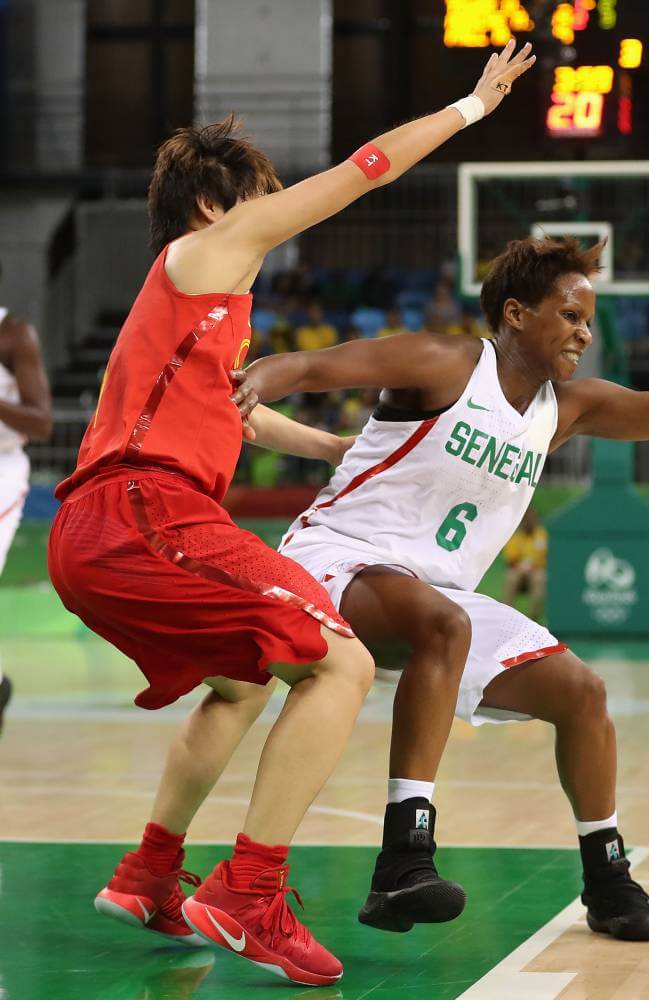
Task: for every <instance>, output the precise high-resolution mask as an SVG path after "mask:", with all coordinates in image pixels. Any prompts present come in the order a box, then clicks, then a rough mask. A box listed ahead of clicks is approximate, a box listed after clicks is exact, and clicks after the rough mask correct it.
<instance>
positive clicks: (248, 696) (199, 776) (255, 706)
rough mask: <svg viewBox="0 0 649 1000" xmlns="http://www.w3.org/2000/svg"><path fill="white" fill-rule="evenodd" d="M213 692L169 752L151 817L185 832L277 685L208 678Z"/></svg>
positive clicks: (179, 732) (225, 678)
mask: <svg viewBox="0 0 649 1000" xmlns="http://www.w3.org/2000/svg"><path fill="white" fill-rule="evenodd" d="M205 683H206V684H208V685H209V686H210V687H211V688H212V691H210V693H209V694H208V695H206V697H205V698H203V700H202V701H201V703H200V704H199V705H197V706H196V707H195V708H194V710H193V711H192V712H191V713H190V714H189V716H188V717H187V719H186V720H185V721H184V722H183V724H182V725H181V727H180V729H179V730H178V732H177V734H176V737H175V739H174V741H173V743H172V745H171V748H170V750H169V753H168V754H167V762H166V764H165V769H164V772H163V775H162V778H161V780H160V785H159V787H158V793H157V795H156V799H155V802H154V805H153V812H152V814H151V821H152V822H153V823H157V824H159V825H160V826H164V827H166V829H167V830H169V831H170V832H171V833H175V834H184V833H185V831H186V830H187V828H188V826H189V824H190V822H191V821H192V819H193V818H194V815H195V813H196V811H197V809H198V808H199V806H200V805H201V804H202V803H203V801H204V800H205V798H206V797H207V795H209V793H210V792H211V790H212V788H213V787H214V785H215V784H216V782H217V780H218V778H219V776H220V775H221V772H222V771H223V769H224V767H225V766H226V764H227V763H228V761H229V760H230V757H231V756H232V754H233V753H234V751H235V750H236V748H237V746H238V745H239V743H240V742H241V740H242V738H243V737H244V736H245V734H246V733H247V732H248V730H249V728H250V726H251V725H252V723H253V722H254V721H255V719H256V718H257V717H258V715H259V714H260V712H262V711H263V709H264V707H265V705H266V703H267V701H268V699H269V697H270V695H271V692H272V690H273V688H274V687H275V681H271V682H270V684H267V685H265V686H263V685H260V684H247V683H245V682H244V681H233V680H230V679H229V678H227V677H208V678H206V680H205Z"/></svg>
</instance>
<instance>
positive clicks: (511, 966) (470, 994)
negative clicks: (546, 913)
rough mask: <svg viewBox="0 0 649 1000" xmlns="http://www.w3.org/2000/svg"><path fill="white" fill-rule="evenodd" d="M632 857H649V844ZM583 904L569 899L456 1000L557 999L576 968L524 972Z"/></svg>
mask: <svg viewBox="0 0 649 1000" xmlns="http://www.w3.org/2000/svg"><path fill="white" fill-rule="evenodd" d="M628 857H629V861H631V862H632V863H633V864H634V865H639V864H640V863H641V862H642V861H644V860H645V858H647V857H649V847H636V848H634V849H633V850H632V851H629V855H628ZM583 913H584V906H583V903H582V902H581V900H580V899H579V898H577V899H575V900H574V901H573V902H572V903H569V904H568V906H566V908H565V909H563V910H561V912H560V913H557V915H556V917H553V918H552V920H550V921H548V923H547V924H545V925H544V926H543V927H541V928H540V929H539V930H538V931H537V932H536V934H533V935H532V937H530V938H528V939H527V941H524V942H523V944H521V945H519V947H518V948H516V949H514V951H512V952H511V954H509V955H507V956H506V958H503V960H502V961H501V962H499V963H498V965H495V966H494V967H493V969H490V970H489V972H487V974H486V975H485V976H483V977H482V979H479V980H478V982H477V983H474V984H473V986H470V987H469V989H468V990H465V992H464V993H462V994H461V995H460V996H459V997H458V998H457V1000H521V998H522V997H524V998H525V1000H555V998H556V997H558V996H559V994H560V993H561V992H562V990H565V988H566V986H568V985H569V984H570V983H571V982H572V980H573V979H574V978H575V976H576V975H577V973H576V972H524V971H523V970H524V969H525V968H527V966H528V965H529V964H530V962H533V961H534V959H535V958H537V957H538V956H539V955H540V954H541V952H543V951H545V949H546V948H547V947H548V946H549V945H551V944H552V942H553V941H556V940H557V938H559V937H561V935H562V934H565V932H566V931H568V930H569V929H570V928H571V927H572V926H573V924H575V923H576V921H577V920H579V918H580V917H581V916H582V915H583Z"/></svg>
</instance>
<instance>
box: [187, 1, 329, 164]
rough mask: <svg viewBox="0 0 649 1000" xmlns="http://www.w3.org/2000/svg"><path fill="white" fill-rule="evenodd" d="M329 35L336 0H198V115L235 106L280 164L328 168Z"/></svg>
mask: <svg viewBox="0 0 649 1000" xmlns="http://www.w3.org/2000/svg"><path fill="white" fill-rule="evenodd" d="M331 38H332V23H331V0H281V2H278V0H274V2H273V0H219V2H214V0H197V3H196V60H195V79H196V86H195V101H196V104H195V107H196V118H197V120H198V121H199V122H201V123H203V124H206V123H208V122H211V121H218V120H220V119H222V118H223V117H224V116H225V115H226V114H227V113H228V112H229V111H236V112H238V113H240V114H242V115H244V116H245V119H246V125H247V131H248V133H249V134H251V135H252V136H253V137H254V138H255V140H256V141H257V142H258V144H259V145H260V146H261V148H262V149H263V150H264V151H265V152H267V153H268V154H269V156H270V157H271V158H272V159H273V161H274V162H275V164H276V165H277V167H278V168H279V169H280V170H284V169H286V168H289V167H290V168H293V169H297V170H299V171H301V172H308V171H310V170H318V169H321V168H323V167H325V166H327V165H328V162H329V135H330V115H331V93H330V89H331V88H330V78H331Z"/></svg>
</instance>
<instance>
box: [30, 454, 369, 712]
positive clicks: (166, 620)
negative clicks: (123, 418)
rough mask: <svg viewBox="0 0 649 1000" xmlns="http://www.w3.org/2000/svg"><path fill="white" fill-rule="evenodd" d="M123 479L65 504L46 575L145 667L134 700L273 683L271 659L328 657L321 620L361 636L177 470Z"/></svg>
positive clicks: (156, 701)
mask: <svg viewBox="0 0 649 1000" xmlns="http://www.w3.org/2000/svg"><path fill="white" fill-rule="evenodd" d="M122 475H123V478H121V479H119V478H116V476H115V474H113V475H112V476H109V477H108V479H100V478H97V479H95V480H92V481H91V482H89V483H87V484H85V485H84V486H81V487H80V488H79V489H78V490H76V492H75V493H74V494H73V496H72V497H71V498H70V499H69V500H66V501H65V502H64V503H63V504H62V506H61V508H60V510H59V511H58V513H57V515H56V517H55V519H54V523H53V525H52V531H51V534H50V541H49V571H50V577H51V579H52V583H53V584H54V587H55V588H56V590H57V591H58V594H59V596H60V598H61V600H62V601H63V603H64V605H65V606H66V608H68V610H69V611H72V612H74V614H76V615H78V616H79V618H81V620H82V621H83V622H85V624H86V625H87V626H88V627H89V628H91V629H92V630H93V631H94V632H96V633H97V634H98V635H100V636H102V637H103V638H104V639H107V640H108V641H109V642H111V643H112V644H113V645H114V646H117V648H118V649H121V650H122V652H123V653H125V654H126V655H127V656H130V657H131V658H132V659H133V660H135V662H136V663H137V665H138V666H139V667H140V669H141V670H142V672H143V674H144V675H145V677H146V679H147V681H148V682H149V687H148V688H147V689H146V690H145V691H142V692H141V693H140V694H139V695H138V696H137V698H136V699H135V702H136V704H137V705H140V706H141V707H142V708H160V707H162V706H163V705H168V704H169V703H170V702H172V701H175V700H176V698H179V697H180V696H181V695H183V694H186V693H187V692H188V691H191V690H192V688H194V687H196V685H197V684H200V683H201V681H203V679H204V678H205V677H213V676H222V677H231V678H233V679H234V680H241V681H252V682H254V683H256V684H266V683H267V682H268V681H269V680H270V674H269V673H268V672H267V671H266V667H268V666H269V665H270V664H273V663H310V662H314V661H317V660H320V659H322V658H323V657H324V656H325V655H326V652H327V644H326V642H325V640H324V639H323V637H322V634H321V631H320V625H321V624H324V625H326V626H328V627H329V628H331V629H333V630H334V631H336V632H338V633H340V634H341V635H345V636H349V637H351V636H353V632H352V631H351V629H350V627H349V625H348V624H347V623H346V622H345V621H344V619H343V618H341V617H340V615H339V614H338V612H337V611H336V609H335V608H334V606H333V604H332V603H331V601H330V600H329V597H328V595H327V593H326V591H325V590H324V589H323V588H322V587H321V586H320V584H319V583H316V581H315V580H314V579H313V577H311V576H310V575H309V574H308V573H307V572H306V570H304V569H302V567H301V566H299V565H298V563H296V562H293V560H292V559H288V558H286V556H282V555H280V554H279V553H278V552H275V550H274V549H270V548H268V546H267V545H264V543H263V542H262V541H261V540H260V539H259V538H257V536H256V535H253V534H251V533H250V532H249V531H242V530H241V529H240V528H238V527H237V526H236V525H235V524H234V523H233V521H232V520H231V519H230V517H229V515H228V514H227V513H226V511H224V510H223V508H222V507H220V506H219V505H218V504H217V503H215V501H214V500H212V499H210V498H209V497H208V496H206V495H205V494H203V493H200V492H198V491H197V490H195V489H193V488H192V487H191V486H190V485H188V484H187V483H186V482H185V481H184V480H182V479H180V478H179V477H178V476H174V475H170V474H165V473H160V474H158V473H151V472H149V473H140V474H139V475H138V473H135V472H133V471H131V472H130V473H129V472H122ZM127 475H131V476H135V477H136V478H134V479H130V480H127V479H126V476H127Z"/></svg>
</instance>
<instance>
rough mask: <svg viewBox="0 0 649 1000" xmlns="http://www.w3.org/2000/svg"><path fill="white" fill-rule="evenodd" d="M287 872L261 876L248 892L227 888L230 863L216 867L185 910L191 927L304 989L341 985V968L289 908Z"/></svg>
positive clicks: (275, 870)
mask: <svg viewBox="0 0 649 1000" xmlns="http://www.w3.org/2000/svg"><path fill="white" fill-rule="evenodd" d="M288 871H289V869H288V866H284V867H282V868H269V869H267V870H266V871H263V872H262V873H261V874H260V875H258V876H257V878H255V879H254V881H253V882H252V883H251V884H250V886H249V887H248V888H247V889H239V888H237V889H234V888H232V887H231V886H230V884H229V881H230V879H229V875H230V871H229V866H228V862H227V861H222V862H221V864H219V865H217V867H216V868H215V869H214V871H213V872H212V874H211V875H210V876H209V877H208V878H207V879H206V880H205V882H204V883H203V885H202V886H201V887H200V889H199V890H198V892H197V893H196V894H195V895H194V896H190V897H189V899H186V900H185V902H184V904H183V914H184V917H185V920H186V921H187V923H188V924H189V926H190V927H191V928H192V929H193V930H195V931H196V932H197V934H201V935H202V936H203V937H204V938H206V939H207V940H208V941H210V942H211V943H212V944H215V945H218V946H219V947H220V948H226V949H228V950H229V951H233V952H234V953H235V954H237V955H241V956H242V957H243V958H247V959H249V960H250V961H251V962H254V964H255V965H259V966H261V968H262V969H267V970H268V971H269V972H274V973H275V975H277V976H282V977H283V978H284V979H290V980H291V982H294V983H302V984H303V985H305V986H328V985H329V984H330V983H335V982H337V980H338V979H340V977H341V976H342V974H343V967H342V965H341V964H340V962H339V961H338V959H337V958H335V957H334V955H332V954H331V953H330V952H328V951H327V950H326V948H323V947H322V945H321V944H319V943H318V942H317V941H316V939H315V938H314V937H313V935H312V934H311V932H310V931H309V930H308V928H306V927H305V926H304V924H301V923H300V922H299V920H298V919H297V917H296V916H295V914H294V913H293V911H292V910H291V909H290V907H289V905H288V903H287V902H286V898H285V897H286V894H287V893H289V892H292V893H293V894H294V896H295V898H296V899H297V901H298V903H300V905H302V900H301V899H300V897H299V896H298V894H297V892H296V891H295V889H293V888H292V887H291V886H289V885H287V884H286V877H287V875H288Z"/></svg>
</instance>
